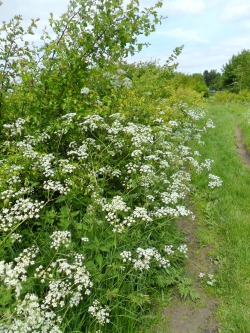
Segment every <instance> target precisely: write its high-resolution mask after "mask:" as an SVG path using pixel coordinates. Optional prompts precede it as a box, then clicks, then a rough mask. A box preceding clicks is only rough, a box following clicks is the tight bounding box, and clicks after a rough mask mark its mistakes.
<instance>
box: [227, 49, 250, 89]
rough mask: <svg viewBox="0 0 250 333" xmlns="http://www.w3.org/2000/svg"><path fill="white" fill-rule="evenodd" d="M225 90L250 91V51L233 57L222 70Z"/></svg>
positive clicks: (244, 51)
mask: <svg viewBox="0 0 250 333" xmlns="http://www.w3.org/2000/svg"><path fill="white" fill-rule="evenodd" d="M222 79H223V88H225V89H227V90H230V91H233V92H240V91H241V90H243V89H247V90H248V89H250V50H243V51H241V52H240V53H238V54H237V55H233V56H232V58H231V59H230V60H229V62H228V63H227V64H226V65H224V66H223V69H222Z"/></svg>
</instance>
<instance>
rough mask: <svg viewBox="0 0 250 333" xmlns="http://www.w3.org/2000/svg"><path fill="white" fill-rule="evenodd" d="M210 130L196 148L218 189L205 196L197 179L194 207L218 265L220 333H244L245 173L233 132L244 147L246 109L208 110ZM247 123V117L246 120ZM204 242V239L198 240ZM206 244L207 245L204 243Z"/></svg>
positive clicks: (248, 136) (249, 319)
mask: <svg viewBox="0 0 250 333" xmlns="http://www.w3.org/2000/svg"><path fill="white" fill-rule="evenodd" d="M208 110H209V116H210V117H211V118H212V119H213V121H214V123H215V125H216V128H215V129H214V130H213V132H209V134H207V135H206V137H205V139H204V140H205V145H204V146H203V148H199V150H200V152H201V153H202V154H203V156H204V157H205V158H211V159H213V160H214V164H213V173H214V174H216V175H218V176H219V177H221V179H222V181H223V186H222V187H221V188H218V189H216V191H215V192H213V193H212V194H211V192H209V193H208V191H207V184H205V182H206V181H205V180H204V178H203V177H200V178H199V179H197V181H196V184H197V189H196V195H195V196H194V200H195V204H196V207H197V208H198V210H199V211H200V212H201V215H202V220H203V221H202V224H203V228H207V229H208V231H209V232H208V234H209V235H210V236H209V237H210V238H211V235H213V236H212V241H213V243H214V248H215V252H216V255H215V262H216V263H217V264H218V267H219V269H218V272H217V275H216V280H217V283H216V285H215V288H214V290H215V292H216V294H217V296H218V298H219V300H220V306H219V310H218V311H219V317H220V322H221V332H223V333H224V332H242V333H244V332H245V333H248V332H250V328H249V323H250V308H249V304H250V265H249V262H250V251H249V239H250V205H249V203H250V191H249V186H250V170H249V169H247V167H246V166H245V165H244V164H243V162H242V161H241V159H240V156H239V154H238V152H237V146H236V140H235V126H236V125H239V126H240V127H241V129H242V132H243V134H244V138H245V143H246V144H247V145H248V146H250V125H249V124H248V122H247V121H246V120H247V117H248V116H249V112H248V107H247V106H242V105H237V104H235V105H234V104H231V105H208ZM249 118H250V117H249ZM204 237H205V234H204ZM210 241H211V239H210Z"/></svg>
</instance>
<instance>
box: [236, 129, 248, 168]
mask: <svg viewBox="0 0 250 333" xmlns="http://www.w3.org/2000/svg"><path fill="white" fill-rule="evenodd" d="M235 137H236V144H237V150H238V153H239V155H240V158H241V160H242V162H243V163H244V164H245V165H246V167H247V168H249V169H250V152H249V151H248V149H247V146H246V145H245V144H244V142H243V134H242V132H241V130H240V128H239V127H238V126H237V127H236V128H235Z"/></svg>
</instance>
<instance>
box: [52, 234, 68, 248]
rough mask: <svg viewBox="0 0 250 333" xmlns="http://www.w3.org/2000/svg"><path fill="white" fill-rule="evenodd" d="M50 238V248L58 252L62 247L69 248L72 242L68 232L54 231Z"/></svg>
mask: <svg viewBox="0 0 250 333" xmlns="http://www.w3.org/2000/svg"><path fill="white" fill-rule="evenodd" d="M50 238H51V239H52V242H51V244H50V247H51V248H54V249H56V250H57V251H58V250H59V247H60V246H65V247H69V245H70V242H71V233H70V232H69V231H67V230H65V231H54V232H53V234H52V235H50Z"/></svg>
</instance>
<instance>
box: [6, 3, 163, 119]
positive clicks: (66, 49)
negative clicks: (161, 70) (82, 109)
mask: <svg viewBox="0 0 250 333" xmlns="http://www.w3.org/2000/svg"><path fill="white" fill-rule="evenodd" d="M161 6H162V1H158V2H157V3H156V4H155V5H154V6H152V7H148V8H145V9H142V8H141V6H140V1H139V0H130V1H128V2H126V4H125V3H124V1H123V0H99V1H93V0H71V1H70V4H69V6H68V10H67V12H66V13H64V14H62V15H61V17H60V18H59V19H55V18H54V17H53V14H51V16H50V22H49V23H50V28H51V29H52V31H53V33H52V34H49V33H48V32H47V31H44V34H43V36H42V38H41V39H42V41H43V45H42V47H34V46H33V45H32V44H29V43H28V42H27V41H25V39H26V40H27V38H26V37H27V34H34V29H35V27H36V21H35V20H34V21H32V25H31V26H30V27H29V28H28V29H27V31H24V29H23V28H22V25H21V23H22V18H21V17H20V16H18V17H15V18H14V19H13V20H12V21H11V22H10V23H9V24H6V23H4V24H3V26H2V28H0V33H1V36H0V37H1V38H0V88H1V91H2V92H7V91H9V92H10V94H11V92H12V91H13V88H14V87H17V89H18V90H19V92H20V91H22V93H21V94H19V95H22V101H20V96H17V98H16V100H15V101H14V100H13V103H12V104H13V105H14V104H15V108H18V109H22V110H23V112H25V113H29V112H30V111H31V110H34V109H36V110H39V115H40V116H44V118H45V119H47V118H48V117H49V116H51V115H52V114H53V116H54V117H57V116H58V115H60V114H63V113H65V112H67V111H68V110H67V105H69V104H70V101H72V100H75V104H77V103H78V99H79V91H80V90H81V88H82V87H84V86H85V85H86V84H87V82H88V85H89V82H90V81H91V79H90V78H91V77H92V74H93V69H95V70H96V69H97V68H99V69H100V70H99V74H100V77H96V78H95V79H92V82H93V84H95V83H96V82H100V80H101V79H102V74H103V72H104V71H105V68H107V67H110V65H111V64H112V63H113V64H117V63H119V62H121V61H123V60H124V59H125V58H126V57H128V56H129V55H133V54H135V52H138V51H140V50H141V49H142V47H143V46H144V45H145V44H143V43H140V42H139V41H138V37H139V36H140V35H145V36H148V35H149V34H150V33H151V32H153V31H155V26H156V24H157V23H160V21H161V17H160V16H159V15H158V13H157V9H158V8H160V7H161ZM17 40H18V41H17ZM20 40H21V41H23V42H22V43H21V44H20ZM8 50H9V51H8ZM95 73H98V72H97V71H96V72H95ZM89 88H91V87H89ZM16 91H17V90H15V93H16ZM11 97H12V98H14V97H15V96H14V95H13V94H11ZM0 98H1V96H0ZM8 98H9V97H8ZM0 102H1V104H2V105H0V108H1V112H2V115H3V112H4V110H5V109H6V108H5V107H4V105H3V103H4V101H0Z"/></svg>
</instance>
